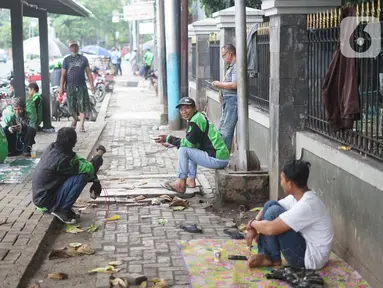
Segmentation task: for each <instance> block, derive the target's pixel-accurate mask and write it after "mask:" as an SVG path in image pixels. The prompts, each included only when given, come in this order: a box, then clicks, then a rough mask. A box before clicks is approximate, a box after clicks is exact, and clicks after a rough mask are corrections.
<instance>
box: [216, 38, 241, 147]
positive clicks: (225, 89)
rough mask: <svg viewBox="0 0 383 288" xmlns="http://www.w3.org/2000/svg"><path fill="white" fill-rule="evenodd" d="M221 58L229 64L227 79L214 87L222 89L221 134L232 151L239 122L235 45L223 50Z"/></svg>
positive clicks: (229, 45)
mask: <svg viewBox="0 0 383 288" xmlns="http://www.w3.org/2000/svg"><path fill="white" fill-rule="evenodd" d="M221 57H222V59H223V60H224V61H225V63H227V64H229V67H228V68H227V70H226V73H225V78H224V80H223V81H222V82H219V81H214V82H213V86H214V87H216V88H218V89H220V92H219V94H220V102H221V104H222V116H221V122H220V124H219V128H218V130H219V132H220V133H221V135H222V138H223V141H224V142H225V144H226V146H227V149H229V151H231V145H232V142H233V137H234V130H235V126H236V125H237V120H238V107H237V65H236V59H237V58H236V49H235V47H234V45H233V44H226V45H225V46H223V47H222V49H221Z"/></svg>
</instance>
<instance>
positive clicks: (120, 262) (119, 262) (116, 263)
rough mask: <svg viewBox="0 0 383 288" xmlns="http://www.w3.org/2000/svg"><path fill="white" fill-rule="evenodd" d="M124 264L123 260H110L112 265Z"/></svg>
mask: <svg viewBox="0 0 383 288" xmlns="http://www.w3.org/2000/svg"><path fill="white" fill-rule="evenodd" d="M121 264H122V261H112V262H109V264H108V265H112V266H120V265H121Z"/></svg>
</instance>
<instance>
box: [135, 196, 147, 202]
mask: <svg viewBox="0 0 383 288" xmlns="http://www.w3.org/2000/svg"><path fill="white" fill-rule="evenodd" d="M141 200H145V196H144V195H140V196H137V197H135V198H134V201H136V202H137V201H141Z"/></svg>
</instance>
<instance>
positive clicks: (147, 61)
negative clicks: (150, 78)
mask: <svg viewBox="0 0 383 288" xmlns="http://www.w3.org/2000/svg"><path fill="white" fill-rule="evenodd" d="M153 61H154V54H153V52H152V51H151V50H150V49H147V50H146V52H145V55H144V77H146V76H147V75H148V72H149V70H150V69H151V68H152V65H153Z"/></svg>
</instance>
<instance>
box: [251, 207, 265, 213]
mask: <svg viewBox="0 0 383 288" xmlns="http://www.w3.org/2000/svg"><path fill="white" fill-rule="evenodd" d="M262 209H263V207H255V208H253V209H251V210H250V212H259V211H261V210H262Z"/></svg>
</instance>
